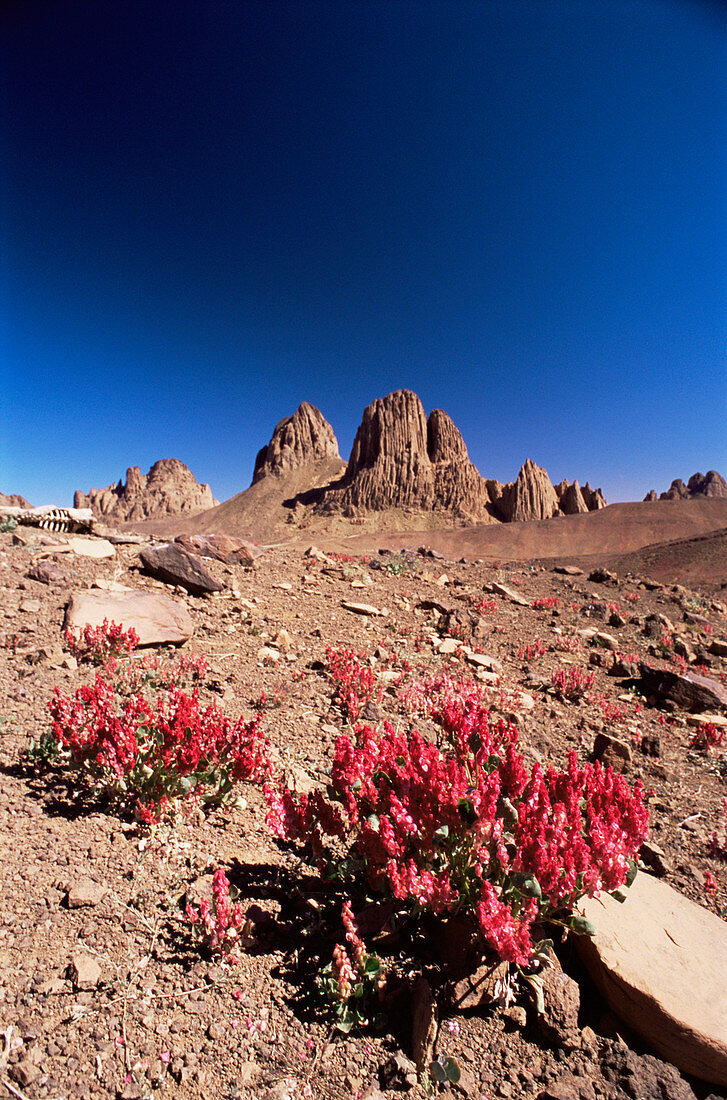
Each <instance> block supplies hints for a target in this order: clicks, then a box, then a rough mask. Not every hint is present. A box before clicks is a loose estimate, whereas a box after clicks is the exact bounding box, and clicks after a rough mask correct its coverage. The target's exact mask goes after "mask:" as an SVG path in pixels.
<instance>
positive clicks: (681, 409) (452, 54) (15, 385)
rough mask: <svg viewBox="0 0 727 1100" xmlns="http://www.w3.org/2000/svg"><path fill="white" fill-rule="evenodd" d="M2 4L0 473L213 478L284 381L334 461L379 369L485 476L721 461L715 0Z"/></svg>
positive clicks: (723, 414)
mask: <svg viewBox="0 0 727 1100" xmlns="http://www.w3.org/2000/svg"><path fill="white" fill-rule="evenodd" d="M8 11H9V14H7V15H6V17H5V21H4V23H2V24H0V44H1V46H2V56H1V57H0V73H1V74H2V75H1V76H0V81H2V97H3V101H2V107H3V113H2V131H1V134H0V163H2V173H1V177H0V180H1V182H0V186H1V187H2V193H1V199H2V220H1V221H0V311H1V312H0V356H1V361H0V368H1V370H2V386H1V388H0V393H1V394H2V406H3V407H2V421H1V422H0V428H1V429H2V431H1V439H0V490H2V491H4V492H20V493H23V494H24V495H25V496H26V497H28V498H29V499H30V500H31V501H32V502H33V503H35V504H42V503H57V504H69V503H70V502H71V496H72V493H73V490H74V489H75V488H82V489H84V490H88V489H89V488H90V487H91V486H94V487H97V486H102V485H106V484H108V483H110V482H114V481H116V480H117V479H118V478H119V477H120V476H122V475H123V474H124V472H125V469H126V467H127V466H128V465H131V464H133V465H139V466H141V468H142V470H144V471H146V470H147V469H148V468H149V466H150V465H151V464H152V462H154V461H155V460H156V459H158V458H162V457H177V458H180V459H182V461H184V462H186V463H187V464H188V465H189V466H190V467H191V468H192V470H193V471H194V473H195V475H196V476H197V478H198V479H199V480H200V481H207V482H209V483H210V484H211V486H212V489H213V492H214V493H215V495H216V496H217V497H218V498H219V499H226V498H227V497H230V496H232V495H233V494H234V493H235V492H238V491H239V490H240V489H243V488H246V487H247V486H248V485H249V483H250V479H251V475H252V464H253V461H254V457H255V454H256V452H257V451H258V449H259V448H260V447H261V446H262V445H263V444H264V443H266V442H267V441H268V439H269V437H270V434H271V432H272V429H273V427H274V425H275V424H276V422H277V421H278V420H280V419H281V418H282V417H283V416H286V415H289V414H290V413H292V412H293V411H294V409H295V408H296V407H297V405H298V404H299V403H300V402H301V401H303V400H307V401H310V402H312V403H313V404H315V405H317V406H318V407H319V408H320V409H321V411H322V412H323V414H324V415H325V416H326V417H327V418H328V419H329V420H330V421H331V423H332V424H333V427H334V430H335V431H336V433H337V435H338V439H339V443H340V447H341V453H342V455H343V457H344V458H347V457H348V453H349V450H350V447H351V444H352V442H353V437H354V434H355V431H356V428H357V426H358V423H359V421H360V417H361V412H362V410H363V408H364V406H365V405H366V404H368V403H369V402H370V401H371V400H373V399H374V398H375V397H380V396H383V395H384V394H386V393H388V392H390V391H391V390H394V389H397V388H400V387H408V388H410V389H413V390H415V391H416V392H417V393H418V394H419V395H420V397H421V398H422V401H423V403H424V406H425V408H426V410H427V412H429V411H430V410H431V409H432V408H434V407H437V408H443V409H445V410H446V411H447V412H448V413H449V414H450V415H451V416H452V418H453V420H454V421H455V423H456V424H457V425H458V427H459V428H460V430H461V431H462V434H463V436H464V438H465V441H466V443H467V445H468V447H469V451H470V455H471V457H472V459H473V461H474V462H475V463H476V465H477V466H478V468H479V469H480V471H481V473H482V474H483V475H484V476H486V477H496V478H498V479H500V480H502V481H506V480H511V479H512V478H514V477H515V476H516V474H517V471H518V468H519V466H520V465H521V464H522V462H524V460H525V458H526V457H528V456H529V457H531V458H533V459H534V460H535V461H536V462H538V463H539V464H541V465H544V466H545V467H546V468H547V469H548V471H549V473H550V475H551V478H552V480H553V481H558V480H560V479H561V478H563V477H569V478H571V479H573V478H576V477H577V478H578V479H579V480H581V482H583V481H585V480H586V479H589V480H590V482H591V484H592V485H600V486H602V487H603V490H604V493H605V494H606V497H607V499H609V500H611V501H614V500H629V499H640V498H641V497H642V496H643V495H644V493H645V492H646V491H647V490H648V489H649V488H651V487H652V486H653V487H655V488H657V489H659V490H663V489H665V488H667V486H668V484H669V482H670V481H671V479H672V478H673V477H677V476H681V477H684V478H685V479H686V478H687V477H688V476H689V475H690V474H692V473H693V472H694V471H695V470H698V469H699V470H701V471H702V472H704V471H705V470H706V469H708V468H710V467H716V468H717V469H720V470H721V472H722V473H723V474H725V475H727V445H726V443H725V434H726V433H725V429H726V427H727V354H726V352H727V7H726V6H724V5H722V4H718V3H710V2H708V0H653V2H652V0H599V2H596V0H572V2H563V0H491V2H488V0H380V2H379V0H345V2H341V0H332V2H325V0H320V2H318V0H308V2H292V0H261V2H259V3H254V2H249V0H229V2H224V0H174V3H170V2H169V0H144V2H140V0H136V2H135V0H47V2H41V0H24V2H20V0H18V2H16V3H15V5H14V6H11V7H10V8H9V9H8ZM0 18H2V17H1V16H0Z"/></svg>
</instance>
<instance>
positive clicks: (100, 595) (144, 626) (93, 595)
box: [64, 590, 194, 645]
mask: <svg viewBox="0 0 727 1100" xmlns="http://www.w3.org/2000/svg"><path fill="white" fill-rule="evenodd" d="M104 619H108V621H109V622H110V623H112V622H113V623H119V625H120V626H123V628H124V629H125V630H128V629H129V628H130V627H133V628H134V630H135V631H136V633H137V634H138V635H139V645H165V644H167V643H171V644H172V645H179V644H181V643H182V642H186V641H187V639H188V638H191V637H192V634H193V633H194V623H193V622H192V617H191V615H190V614H189V612H188V611H187V608H186V607H184V606H183V605H182V604H180V603H177V602H176V601H175V600H170V599H169V597H168V596H162V595H160V594H159V593H157V592H138V591H130V592H102V591H99V590H93V591H91V590H86V591H82V592H76V593H74V595H73V596H71V599H70V601H69V603H68V606H67V607H66V618H65V623H64V629H66V630H73V629H77V630H83V628H84V626H86V625H90V626H101V623H102V622H103V621H104Z"/></svg>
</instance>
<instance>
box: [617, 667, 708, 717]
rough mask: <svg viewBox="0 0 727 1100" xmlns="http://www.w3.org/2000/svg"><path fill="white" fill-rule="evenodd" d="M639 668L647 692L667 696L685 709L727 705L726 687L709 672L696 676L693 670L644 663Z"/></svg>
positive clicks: (702, 708)
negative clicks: (684, 671) (682, 671)
mask: <svg viewBox="0 0 727 1100" xmlns="http://www.w3.org/2000/svg"><path fill="white" fill-rule="evenodd" d="M639 672H640V674H641V679H642V680H643V682H644V685H645V687H646V690H647V692H654V693H655V694H656V695H661V696H662V697H663V698H665V699H671V700H672V701H673V702H675V703H677V705H678V706H680V707H684V709H685V710H705V709H707V710H711V709H712V708H713V707H716V708H717V709H722V708H727V689H726V688H725V687H724V685H723V684H721V683H720V682H719V680H715V679H713V678H712V677H711V676H697V674H696V673H695V672H689V673H686V674H684V675H682V673H680V672H673V671H672V670H671V669H668V668H654V667H653V666H652V665H645V664H641V665H639Z"/></svg>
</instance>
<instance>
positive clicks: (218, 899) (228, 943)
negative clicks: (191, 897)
mask: <svg viewBox="0 0 727 1100" xmlns="http://www.w3.org/2000/svg"><path fill="white" fill-rule="evenodd" d="M235 897H236V891H235V890H234V887H233V888H232V889H231V888H230V882H229V880H228V878H227V875H226V874H225V872H224V871H223V869H222V868H221V867H218V868H217V870H216V871H215V873H214V875H213V876H212V901H211V902H210V901H208V900H207V898H202V899H201V900H200V903H199V906H196V905H192V904H190V903H188V904H187V905H186V906H185V910H184V912H185V916H186V917H187V920H188V921H189V923H190V925H191V928H192V933H193V935H196V936H197V937H198V938H199V940H200V942H201V943H202V945H203V946H204V947H206V948H207V950H208V951H209V952H210V953H211V954H212V955H218V956H220V957H221V958H222V959H223V960H224V961H225V962H229V963H236V962H239V959H240V947H246V946H248V945H249V943H250V942H251V938H252V924H251V922H250V921H248V920H246V919H245V915H244V913H243V911H242V906H241V905H239V904H237V903H236V902H235V900H234V899H235Z"/></svg>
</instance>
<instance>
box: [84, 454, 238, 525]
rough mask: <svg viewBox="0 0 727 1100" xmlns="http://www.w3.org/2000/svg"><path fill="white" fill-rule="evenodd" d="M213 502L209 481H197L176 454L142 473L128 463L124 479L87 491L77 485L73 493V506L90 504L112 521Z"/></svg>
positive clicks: (199, 508) (184, 510)
mask: <svg viewBox="0 0 727 1100" xmlns="http://www.w3.org/2000/svg"><path fill="white" fill-rule="evenodd" d="M217 503H218V502H217V501H216V500H215V498H214V497H213V496H212V490H211V489H210V487H209V485H200V484H199V482H198V481H197V479H196V478H195V476H194V474H193V473H192V471H191V470H190V469H189V467H188V466H185V465H184V463H183V462H180V461H179V459H178V458H162V459H160V460H159V462H155V463H154V465H153V466H152V468H151V469H150V470H149V473H148V474H142V473H141V470H140V469H139V467H138V466H130V467H129V469H128V470H127V471H126V482H122V481H119V483H118V485H109V486H108V487H107V488H106V489H91V491H90V492H89V493H83V492H81V490H80V489H79V490H77V491H76V493H75V495H74V497H73V506H74V508H91V509H93V512H94V513H95V514H96V515H97V516H99V517H101V518H104V519H107V520H109V521H116V522H128V521H131V520H146V519H152V518H154V517H158V516H176V515H185V514H186V515H190V514H193V513H195V512H204V511H205V510H206V509H208V508H213V507H214V506H215V505H216V504H217Z"/></svg>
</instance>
